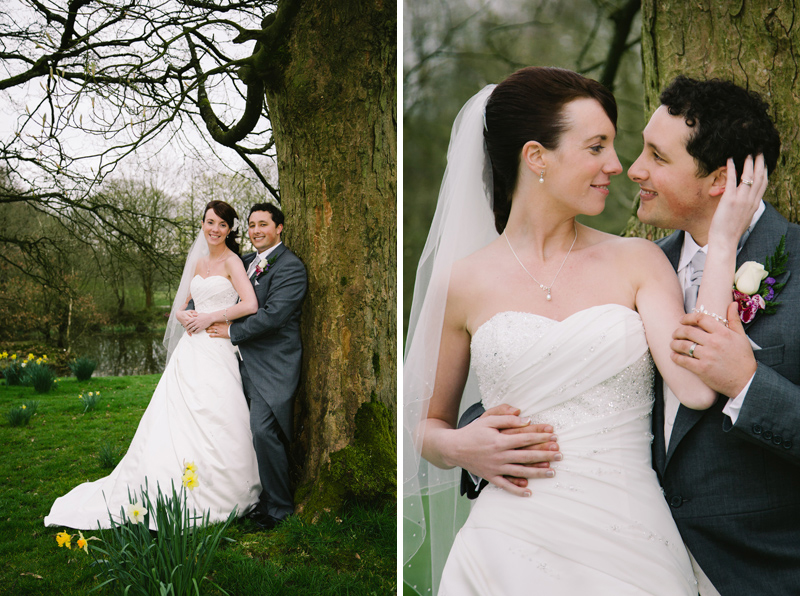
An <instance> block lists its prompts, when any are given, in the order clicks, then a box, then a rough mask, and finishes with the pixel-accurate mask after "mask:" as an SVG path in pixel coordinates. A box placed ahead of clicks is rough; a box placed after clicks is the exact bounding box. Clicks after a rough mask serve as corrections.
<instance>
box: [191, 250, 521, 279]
mask: <svg viewBox="0 0 800 596" xmlns="http://www.w3.org/2000/svg"><path fill="white" fill-rule="evenodd" d="M512 252H513V250H512ZM224 260H225V253H222V256H221V257H217V258H216V260H215V261H214V262H213V263H212V262H211V256H210V255H209V257H208V266H207V267H206V277H208V276H209V275H211V265H212V264H213V265H216V264H217V263H220V262H222V261H224Z"/></svg>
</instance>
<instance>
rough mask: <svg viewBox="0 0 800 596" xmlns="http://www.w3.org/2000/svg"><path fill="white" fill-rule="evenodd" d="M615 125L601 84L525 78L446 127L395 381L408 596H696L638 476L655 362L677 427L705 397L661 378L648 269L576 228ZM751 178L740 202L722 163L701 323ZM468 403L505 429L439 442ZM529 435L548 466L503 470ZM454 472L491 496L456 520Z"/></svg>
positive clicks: (526, 458) (675, 539) (665, 520)
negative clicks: (551, 445) (400, 398)
mask: <svg viewBox="0 0 800 596" xmlns="http://www.w3.org/2000/svg"><path fill="white" fill-rule="evenodd" d="M616 116H617V109H616V104H615V101H614V98H613V96H612V95H611V94H610V93H609V92H608V91H607V90H606V89H605V88H603V87H602V86H601V85H600V84H598V83H596V82H594V81H591V80H589V79H586V78H584V77H582V76H580V75H578V74H576V73H573V72H571V71H567V70H562V69H557V68H535V67H531V68H526V69H523V70H521V71H518V72H516V73H514V74H513V75H511V76H510V77H509V78H508V79H506V80H505V81H503V82H502V83H500V84H499V85H497V86H496V87H495V86H488V87H486V88H485V89H483V90H482V91H480V92H479V93H478V94H477V95H475V96H474V97H473V98H472V99H470V100H469V101H468V102H467V104H466V105H465V106H464V108H463V109H462V111H461V112H460V114H459V115H458V117H457V118H456V122H455V124H454V126H453V133H452V136H451V140H450V148H449V150H448V166H447V171H446V172H445V177H444V180H443V183H442V187H441V191H440V195H439V204H438V206H437V210H436V214H435V216H434V221H433V224H432V227H431V232H430V235H429V237H428V242H427V244H426V246H425V250H424V252H423V257H422V259H421V261H420V266H419V270H418V276H417V281H416V287H415V295H414V303H413V305H412V311H411V322H410V324H409V331H408V340H407V352H406V359H405V365H404V396H405V402H406V404H405V411H404V424H405V427H406V436H405V440H404V448H405V450H406V452H405V455H404V465H405V466H406V470H405V472H404V499H405V500H404V517H405V520H404V524H405V527H404V548H405V549H406V553H405V557H406V561H405V571H404V576H405V581H406V583H407V584H409V585H410V586H411V587H413V588H414V589H415V590H416V591H417V592H418V593H420V594H436V593H438V594H440V595H443V594H452V595H457V596H462V595H480V596H487V595H498V596H500V595H508V594H531V593H536V594H564V595H567V594H570V595H571V594H592V595H615V596H617V595H621V594H641V595H644V594H670V595H676V594H686V595H689V594H697V588H696V584H695V581H694V577H693V574H692V568H691V564H690V561H689V558H688V556H687V553H686V550H685V548H684V546H683V543H682V541H681V538H680V535H679V534H678V531H677V528H676V527H675V524H674V523H673V521H672V517H671V515H670V511H669V508H668V506H667V504H666V502H665V501H664V498H663V496H662V493H661V489H660V487H659V485H658V481H657V478H656V475H655V472H654V471H653V470H652V469H651V467H650V441H651V439H652V435H651V434H650V430H651V429H650V420H649V416H650V411H651V408H652V402H653V395H652V385H653V374H654V371H653V361H655V365H656V366H657V367H658V370H659V372H660V373H661V374H662V376H663V377H664V378H665V380H666V382H667V383H668V384H669V386H670V388H671V389H672V390H673V392H674V393H675V394H676V395H677V396H678V398H679V399H680V400H681V402H682V403H684V404H685V405H687V406H688V407H690V408H694V409H705V408H708V407H710V406H711V405H712V404H713V403H714V400H715V399H716V395H715V393H714V392H713V391H711V390H710V389H708V388H707V387H705V385H703V384H702V383H701V382H700V380H699V379H698V378H697V377H695V376H694V375H693V374H691V373H688V371H686V370H685V369H682V368H680V367H678V366H677V365H675V364H674V363H673V362H672V360H671V357H670V351H671V350H670V340H671V336H672V332H673V331H674V330H675V329H676V328H677V327H678V325H679V320H680V318H681V316H682V315H683V297H682V292H681V289H680V286H679V284H678V281H677V278H676V275H675V272H674V271H673V270H672V268H671V266H670V264H669V263H668V261H667V259H666V258H665V257H664V255H663V253H662V252H661V250H660V249H659V248H658V247H657V246H656V245H655V244H653V243H651V242H649V241H647V240H644V239H638V238H620V237H617V236H612V235H609V234H605V233H602V232H600V231H598V230H594V229H592V228H589V227H587V226H584V225H581V224H579V223H577V222H576V220H575V217H576V216H577V215H579V214H586V215H596V214H598V213H600V212H601V211H602V210H603V208H604V205H605V200H606V197H607V196H608V194H609V184H610V181H611V177H612V176H614V175H617V174H619V173H620V172H621V171H622V168H621V166H620V163H619V160H618V159H617V156H616V153H615V152H614V147H613V142H614V137H615V134H616ZM745 168H746V171H745V172H744V174H746V175H747V178H751V179H752V178H754V175H753V162H752V160H748V162H747V164H746V166H745ZM748 168H749V171H748ZM731 174H733V175H731ZM762 176H763V171H757V172H756V174H755V178H756V179H758V180H759V183H757V184H756V185H754V187H753V188H751V187H749V186H746V185H741V186H739V187H737V186H736V183H735V172H733V171H732V166H731V165H730V163H729V166H728V176H727V181H726V180H718V181H715V185H716V186H715V188H714V190H713V192H715V193H716V194H717V195H721V194H723V193H724V197H723V199H722V200H721V201H720V206H719V208H718V209H717V212H716V215H715V218H714V221H713V223H712V226H711V231H710V232H709V250H708V256H707V260H706V265H705V273H704V276H703V279H702V286H701V288H700V290H699V297H698V300H697V304H698V305H704V308H705V310H706V311H708V312H710V313H723V314H724V313H726V312H727V307H728V304H729V302H730V301H731V286H732V282H733V274H734V267H735V255H736V242H735V241H733V242H731V241H730V239H731V238H736V239H738V238H739V237H740V235H741V233H742V232H743V231H744V229H745V228H746V227H747V225H748V223H749V222H750V219H751V216H752V214H753V213H754V211H755V209H756V206H757V202H758V200H759V199H760V194H759V193H758V191H757V190H754V189H758V188H763V186H762V185H761V182H762ZM498 234H499V235H498ZM651 355H652V359H651ZM470 367H472V369H473V371H474V372H475V373H476V376H475V377H473V375H472V374H471V373H470ZM478 395H479V396H480V398H481V399H482V400H483V403H484V406H485V407H486V408H491V407H493V406H497V405H500V404H503V403H506V404H510V405H511V406H513V407H516V408H518V409H519V410H520V411H521V417H522V418H516V417H512V416H489V417H483V418H481V419H479V420H477V421H476V422H474V423H472V424H470V425H468V426H467V427H465V428H463V429H456V428H455V427H456V420H457V419H458V413H459V406H460V403H461V402H462V396H466V397H464V399H463V402H464V403H466V404H467V405H468V404H471V403H472V402H474V401H475V398H476V396H478ZM534 423H549V424H552V425H553V427H555V432H557V433H558V435H557V438H556V437H553V438H552V440H553V441H557V445H558V448H560V453H556V452H545V451H519V450H514V449H515V448H517V447H524V446H525V445H527V444H528V443H526V441H527V440H528V439H526V435H525V434H516V435H514V434H510V435H509V434H503V433H501V432H500V430H499V428H501V427H502V426H520V425H526V424H534ZM537 442H538V440H537ZM508 453H512V454H514V455H515V457H516V459H513V460H511V459H506V460H503V459H502V456H504V454H508ZM420 455H421V458H420ZM560 456H563V460H560ZM426 460H427V461H426ZM428 462H430V464H433V465H429V463H428ZM526 464H527V465H526ZM455 466H460V467H464V468H465V469H468V470H469V471H470V472H473V473H475V474H476V475H477V476H480V477H482V478H485V479H487V480H489V481H490V483H491V484H489V486H488V488H487V489H486V490H484V491H483V492H482V493H481V495H480V497H479V498H478V499H477V500H476V501H475V504H474V506H473V508H472V510H471V511H469V512H467V511H465V509H464V505H465V503H464V502H465V501H466V500H465V499H461V500H459V499H458V497H457V493H456V491H455V485H456V475H455V473H454V472H455V470H453V469H452V468H454V467H455ZM545 476H550V477H552V479H551V480H540V481H538V482H536V483H528V484H527V485H525V483H517V482H512V481H511V480H509V477H525V478H540V477H545ZM529 487H530V488H529ZM467 515H468V518H467ZM465 518H467V519H466V522H465V521H464V520H465ZM461 524H463V528H461V530H460V531H458V528H459V526H460V525H461ZM456 531H458V534H457V536H455V538H454V534H455V533H456ZM451 545H452V546H451Z"/></svg>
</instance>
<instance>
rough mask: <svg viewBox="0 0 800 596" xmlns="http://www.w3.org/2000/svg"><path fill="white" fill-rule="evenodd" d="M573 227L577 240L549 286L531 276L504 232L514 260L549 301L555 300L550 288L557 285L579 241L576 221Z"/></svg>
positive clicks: (573, 242)
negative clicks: (565, 264) (560, 274)
mask: <svg viewBox="0 0 800 596" xmlns="http://www.w3.org/2000/svg"><path fill="white" fill-rule="evenodd" d="M572 227H573V228H574V229H575V238H573V239H572V244H571V245H570V247H569V250H568V251H567V254H566V256H565V257H564V260H563V261H561V267H559V268H558V271H556V275H555V277H554V278H553V281H551V282H550V285H549V286H546V285H544V284H543V283H542V282H540V281H539V280H538V279H536V278H535V277H534V276H533V275H531V272H530V271H528V269H527V267H525V265H523V264H522V261H520V260H519V257H518V256H517V253H516V252H514V247H513V246H511V241H510V240H509V239H508V234H506V231H505V230H503V236H505V238H506V242H507V243H508V248H510V249H511V254H512V255H514V258H515V259H517V263H519V266H520V267H522V270H523V271H525V273H527V274H528V276H529V277H530V278H531V279H532V280H533V281H535V282H536V284H537V285H538V286H539V288H540V289H541V290H543V291H545V292H547V300H552V299H553V296H552V295H551V293H550V288H552V287H553V284H555V283H556V280H557V279H558V274H559V273H561V270H562V269H563V268H564V263H566V262H567V257H569V253H571V252H572V247H573V246H575V241H576V240H577V239H578V226H576V225H575V222H574V221H573V222H572Z"/></svg>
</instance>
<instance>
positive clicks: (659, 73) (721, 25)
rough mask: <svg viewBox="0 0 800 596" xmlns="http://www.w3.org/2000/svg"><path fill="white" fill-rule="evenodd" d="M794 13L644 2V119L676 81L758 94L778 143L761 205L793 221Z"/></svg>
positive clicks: (799, 135)
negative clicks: (682, 78) (717, 82)
mask: <svg viewBox="0 0 800 596" xmlns="http://www.w3.org/2000/svg"><path fill="white" fill-rule="evenodd" d="M798 14H800V2H798V0H787V1H785V2H767V1H765V0H749V1H748V2H745V1H744V0H736V1H733V2H721V1H719V0H701V1H699V2H683V1H682V0H673V1H667V2H665V1H659V0H643V2H642V62H643V74H644V90H645V91H644V93H645V102H644V104H645V117H646V119H649V118H650V116H651V115H652V113H653V112H654V111H655V110H656V108H657V107H658V106H659V105H660V102H659V100H658V96H659V94H660V92H661V89H663V88H664V87H665V86H666V85H667V84H668V83H669V82H670V81H671V80H672V79H673V78H675V76H677V75H678V74H685V75H688V76H692V77H695V78H714V77H716V78H722V79H727V80H731V81H733V82H734V83H736V84H738V85H740V86H742V87H746V88H747V89H751V90H753V91H756V92H758V93H760V94H761V96H762V97H764V99H766V100H767V101H768V102H769V104H770V106H771V116H772V118H773V120H774V122H775V124H776V126H777V128H778V131H779V132H780V134H781V141H782V145H781V156H780V159H779V160H778V167H777V169H776V170H775V172H773V173H772V174H770V184H769V187H768V189H767V194H766V196H765V199H766V200H768V201H769V202H770V203H772V204H773V205H774V206H775V207H776V208H777V209H778V211H780V212H781V213H782V214H783V215H784V216H786V217H787V218H788V219H789V221H794V222H796V221H798V201H800V178H798V176H797V172H798V170H800V118H798V116H797V114H798V106H799V105H800V65H798V62H797V53H798V51H800V27H798V23H797V19H798ZM634 220H635V215H634V217H633V218H632V219H631V222H630V223H629V226H628V230H627V232H628V233H629V234H631V235H637V236H647V235H651V234H653V230H652V229H648V227H646V226H642V225H641V224H640V223H639V222H638V221H634ZM662 235H663V234H662Z"/></svg>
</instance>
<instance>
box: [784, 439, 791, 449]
mask: <svg viewBox="0 0 800 596" xmlns="http://www.w3.org/2000/svg"><path fill="white" fill-rule="evenodd" d="M783 448H784V449H791V448H792V441H791V440H790V439H786V440H785V441H784V442H783Z"/></svg>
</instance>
